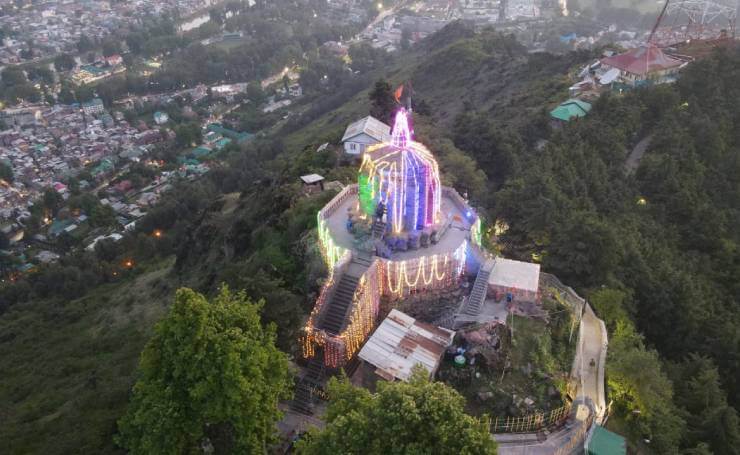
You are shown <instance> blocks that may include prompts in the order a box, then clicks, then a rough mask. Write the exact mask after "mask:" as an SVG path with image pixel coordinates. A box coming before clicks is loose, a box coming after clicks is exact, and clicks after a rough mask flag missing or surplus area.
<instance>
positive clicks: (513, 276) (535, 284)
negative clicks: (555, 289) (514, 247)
mask: <svg viewBox="0 0 740 455" xmlns="http://www.w3.org/2000/svg"><path fill="white" fill-rule="evenodd" d="M488 283H489V284H491V285H494V286H502V287H507V288H515V289H522V290H525V291H532V292H537V290H538V289H539V286H540V265H539V264H532V263H529V262H522V261H514V260H512V259H504V258H496V263H495V264H494V265H493V271H492V272H491V276H490V277H489V278H488Z"/></svg>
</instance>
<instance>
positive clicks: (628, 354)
mask: <svg viewBox="0 0 740 455" xmlns="http://www.w3.org/2000/svg"><path fill="white" fill-rule="evenodd" d="M610 338H611V339H610V340H609V341H610V342H609V351H608V362H607V373H608V380H607V383H608V385H609V395H610V396H611V397H612V398H613V399H614V403H615V408H616V412H618V413H620V414H623V415H625V417H626V420H627V422H628V424H629V425H630V428H631V430H632V431H633V432H634V433H637V434H636V436H638V437H643V438H647V439H650V440H651V443H650V444H651V447H652V448H653V449H654V450H655V451H656V452H657V453H677V452H678V448H679V442H680V440H681V437H682V435H683V434H684V432H685V427H686V423H685V421H684V420H683V419H682V418H681V417H680V416H679V415H678V410H677V409H676V407H675V405H674V404H673V400H672V399H673V387H672V384H671V381H670V380H669V379H668V378H667V376H666V374H665V373H664V372H663V371H662V370H661V364H660V359H659V358H658V353H657V352H655V351H652V350H648V349H646V348H645V346H644V344H643V340H642V336H641V335H640V334H638V333H637V332H636V331H635V329H634V327H633V326H632V324H631V323H630V322H620V323H618V324H617V328H616V330H615V331H614V333H613V334H612V336H611V337H610Z"/></svg>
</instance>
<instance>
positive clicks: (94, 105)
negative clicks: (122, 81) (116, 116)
mask: <svg viewBox="0 0 740 455" xmlns="http://www.w3.org/2000/svg"><path fill="white" fill-rule="evenodd" d="M82 111H83V112H84V113H85V114H86V115H93V114H102V113H103V112H105V106H104V105H103V100H101V99H100V98H93V99H92V100H90V101H88V102H86V103H82Z"/></svg>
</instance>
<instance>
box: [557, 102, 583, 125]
mask: <svg viewBox="0 0 740 455" xmlns="http://www.w3.org/2000/svg"><path fill="white" fill-rule="evenodd" d="M590 110H591V104H589V103H587V102H585V101H581V100H578V99H569V100H568V101H564V102H562V103H561V104H560V105H559V106H558V107H556V108H555V109H553V110H552V111H550V116H551V117H553V118H556V119H558V120H562V121H564V122H567V121H569V120H570V119H572V118H575V117H585V116H586V114H588V113H589V111H590Z"/></svg>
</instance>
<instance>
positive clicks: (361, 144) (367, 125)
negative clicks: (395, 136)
mask: <svg viewBox="0 0 740 455" xmlns="http://www.w3.org/2000/svg"><path fill="white" fill-rule="evenodd" d="M390 140H391V127H390V126H388V125H386V124H385V123H383V122H381V121H380V120H378V119H376V118H375V117H372V116H370V115H368V116H367V117H365V118H363V119H360V120H358V121H356V122H354V123H350V125H349V126H348V127H347V129H346V130H344V136H342V143H343V144H344V152H345V153H346V154H348V155H361V154H362V153H363V152H364V151H365V149H366V148H367V147H368V146H369V145H374V144H378V143H380V142H389V141H390Z"/></svg>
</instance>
